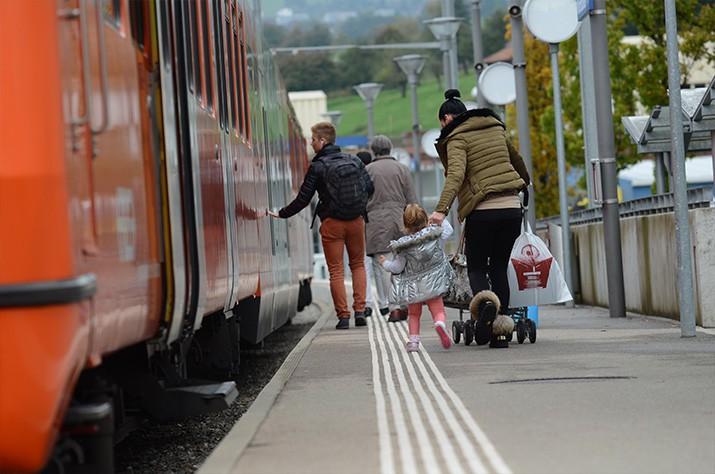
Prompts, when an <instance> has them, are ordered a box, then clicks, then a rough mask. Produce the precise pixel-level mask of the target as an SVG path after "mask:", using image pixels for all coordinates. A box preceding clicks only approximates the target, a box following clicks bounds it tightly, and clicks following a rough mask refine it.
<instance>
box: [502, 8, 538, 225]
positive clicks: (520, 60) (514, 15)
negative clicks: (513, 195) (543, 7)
mask: <svg viewBox="0 0 715 474" xmlns="http://www.w3.org/2000/svg"><path fill="white" fill-rule="evenodd" d="M509 16H510V17H511V48H512V57H513V59H512V61H513V64H514V78H515V81H516V120H517V127H518V129H519V153H520V154H521V156H522V158H524V163H525V164H526V169H527V170H528V171H529V176H531V181H532V184H531V185H529V196H530V198H529V203H528V204H529V209H528V210H527V218H528V219H529V224H530V225H531V228H532V229H534V228H535V227H536V205H535V202H536V199H535V195H534V185H533V182H534V169H533V166H532V164H531V137H530V136H529V97H528V92H527V88H526V59H525V58H524V28H523V23H524V22H523V20H522V18H521V0H511V4H510V6H509Z"/></svg>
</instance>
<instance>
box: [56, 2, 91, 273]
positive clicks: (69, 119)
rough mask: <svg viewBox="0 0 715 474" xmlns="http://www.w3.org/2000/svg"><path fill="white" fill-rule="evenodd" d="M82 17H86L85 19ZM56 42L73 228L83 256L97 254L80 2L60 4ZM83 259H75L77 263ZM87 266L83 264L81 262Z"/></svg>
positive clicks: (84, 29)
mask: <svg viewBox="0 0 715 474" xmlns="http://www.w3.org/2000/svg"><path fill="white" fill-rule="evenodd" d="M82 15H85V16H84V17H83V16H82ZM60 17H61V18H62V20H63V21H61V22H60V23H59V42H60V44H62V45H64V47H63V48H60V55H61V59H62V60H61V64H62V77H63V83H62V94H63V97H62V105H63V109H64V110H63V112H64V116H65V124H66V126H67V137H68V140H66V142H65V143H66V145H67V148H66V150H65V153H66V156H67V163H68V168H69V169H68V174H69V176H72V177H73V179H72V180H71V184H72V190H71V191H72V193H73V194H74V196H75V199H76V202H77V203H78V206H77V207H76V209H75V219H76V222H77V224H78V225H77V226H76V228H78V229H79V232H78V236H77V238H78V240H79V246H80V251H81V253H82V255H83V256H84V257H86V256H88V255H96V254H97V253H98V249H97V235H96V223H95V219H94V199H93V190H92V150H91V139H92V137H91V131H90V130H89V127H88V122H89V107H88V104H87V102H88V100H89V99H88V97H87V94H86V93H85V91H86V90H87V89H86V87H85V84H88V83H89V81H90V79H89V68H88V67H86V64H87V61H89V52H88V51H87V47H86V43H85V45H83V40H84V41H85V42H86V41H88V40H87V39H86V38H88V37H89V31H88V23H87V22H88V21H89V20H88V19H87V18H86V12H83V11H82V10H80V0H65V1H64V2H60ZM84 260H85V258H82V257H80V258H78V259H77V261H78V262H82V261H84ZM84 263H85V265H86V261H85V262H84Z"/></svg>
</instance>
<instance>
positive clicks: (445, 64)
mask: <svg viewBox="0 0 715 474" xmlns="http://www.w3.org/2000/svg"><path fill="white" fill-rule="evenodd" d="M440 43H441V44H442V74H444V89H445V90H447V89H451V88H452V78H451V76H452V68H451V67H450V65H449V62H450V58H449V38H448V37H446V36H445V37H444V38H442V39H440Z"/></svg>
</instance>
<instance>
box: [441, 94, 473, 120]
mask: <svg viewBox="0 0 715 474" xmlns="http://www.w3.org/2000/svg"><path fill="white" fill-rule="evenodd" d="M457 97H461V94H460V93H459V91H458V90H457V89H448V90H447V91H445V93H444V98H445V99H447V100H445V101H444V102H443V103H442V106H441V107H440V108H439V115H438V116H437V117H438V118H439V119H440V120H442V119H443V118H444V116H445V115H447V114H451V115H459V114H461V113H462V112H466V111H467V107H465V106H464V103H463V102H462V101H461V100H459V99H458V98H457Z"/></svg>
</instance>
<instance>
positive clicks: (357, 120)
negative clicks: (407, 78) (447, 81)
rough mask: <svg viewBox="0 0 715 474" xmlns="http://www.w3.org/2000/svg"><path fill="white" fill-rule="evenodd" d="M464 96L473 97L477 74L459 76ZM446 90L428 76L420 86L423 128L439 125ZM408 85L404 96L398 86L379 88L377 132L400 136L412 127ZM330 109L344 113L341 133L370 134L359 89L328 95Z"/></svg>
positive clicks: (339, 132)
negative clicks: (357, 91) (357, 90)
mask: <svg viewBox="0 0 715 474" xmlns="http://www.w3.org/2000/svg"><path fill="white" fill-rule="evenodd" d="M459 83H460V88H459V90H460V91H461V92H462V99H464V100H472V98H471V97H470V96H469V93H470V91H471V90H472V87H474V85H475V76H474V75H472V74H469V75H467V74H464V75H462V76H461V77H460V81H459ZM443 94H444V91H443V90H442V87H441V86H438V84H437V80H436V79H433V78H432V79H425V80H423V81H422V83H421V84H420V85H419V86H418V87H417V100H418V102H419V103H418V111H419V114H420V125H421V127H422V129H423V130H429V129H430V128H439V121H438V120H437V111H438V110H439V106H440V105H441V104H442V102H443V101H444V95H443ZM410 107H411V105H410V94H409V89H408V92H407V94H406V96H405V97H402V95H401V91H400V90H399V89H392V90H385V89H383V90H382V92H380V95H379V96H378V97H377V100H376V101H375V106H374V117H375V133H377V134H384V135H387V136H389V137H391V138H399V137H400V136H401V135H402V134H404V133H408V132H410V131H411V130H412V111H411V109H410ZM328 110H339V111H341V112H342V113H343V115H342V119H341V121H340V125H339V126H338V135H367V110H366V108H365V103H364V102H363V101H362V99H360V97H359V96H358V95H357V93H355V94H352V95H349V96H344V97H330V96H328Z"/></svg>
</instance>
